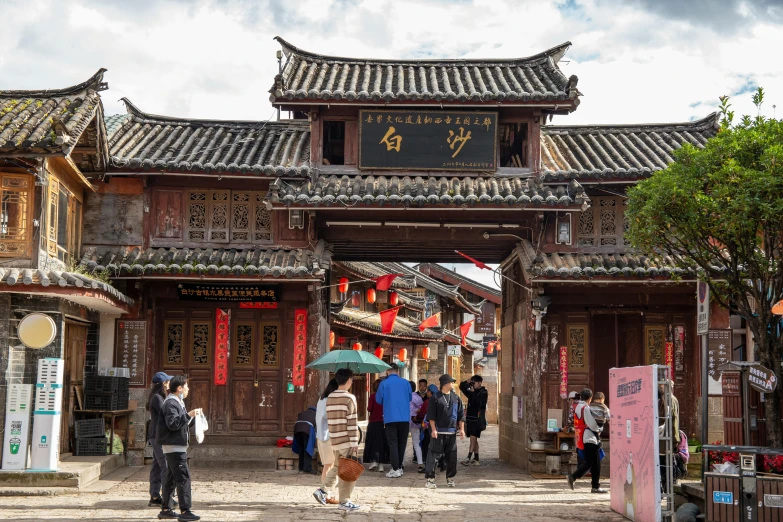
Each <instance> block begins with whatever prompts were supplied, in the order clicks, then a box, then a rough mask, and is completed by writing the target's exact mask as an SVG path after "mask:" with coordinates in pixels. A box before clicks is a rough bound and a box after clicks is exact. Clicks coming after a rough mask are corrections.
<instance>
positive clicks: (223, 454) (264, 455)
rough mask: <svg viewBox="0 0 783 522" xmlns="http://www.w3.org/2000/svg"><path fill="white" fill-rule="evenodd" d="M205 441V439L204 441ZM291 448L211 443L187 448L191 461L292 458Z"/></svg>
mask: <svg viewBox="0 0 783 522" xmlns="http://www.w3.org/2000/svg"><path fill="white" fill-rule="evenodd" d="M205 442H206V441H205ZM292 456H295V455H294V452H293V451H291V448H278V447H277V446H243V445H240V446H219V445H218V446H216V445H212V444H194V445H192V446H190V447H189V448H188V457H189V458H190V460H191V461H196V460H202V459H227V460H243V459H248V460H266V459H272V460H277V458H278V457H285V458H293V457H292Z"/></svg>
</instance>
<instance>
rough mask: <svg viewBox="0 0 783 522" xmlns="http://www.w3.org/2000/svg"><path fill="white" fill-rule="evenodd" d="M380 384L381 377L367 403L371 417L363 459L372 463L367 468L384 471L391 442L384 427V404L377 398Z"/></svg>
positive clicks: (373, 384)
mask: <svg viewBox="0 0 783 522" xmlns="http://www.w3.org/2000/svg"><path fill="white" fill-rule="evenodd" d="M380 385H381V379H378V380H376V381H375V382H374V383H372V394H371V395H370V400H369V401H368V403H367V411H368V412H369V414H370V418H369V419H368V421H369V422H368V423H367V440H366V441H365V442H364V459H363V460H364V462H367V463H369V464H370V465H369V466H368V468H367V469H376V468H378V471H383V465H384V464H388V463H389V443H388V442H387V440H386V430H385V429H384V428H383V405H382V404H378V401H376V400H375V394H376V393H377V392H378V387H379V386H380Z"/></svg>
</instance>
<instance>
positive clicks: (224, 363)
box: [215, 308, 231, 386]
mask: <svg viewBox="0 0 783 522" xmlns="http://www.w3.org/2000/svg"><path fill="white" fill-rule="evenodd" d="M230 317H231V310H230V309H228V308H226V309H223V308H217V309H215V385H216V386H225V385H226V383H227V382H228V335H229V334H228V333H229V331H230V329H229V319H230Z"/></svg>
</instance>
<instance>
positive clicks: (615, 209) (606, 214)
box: [578, 197, 628, 247]
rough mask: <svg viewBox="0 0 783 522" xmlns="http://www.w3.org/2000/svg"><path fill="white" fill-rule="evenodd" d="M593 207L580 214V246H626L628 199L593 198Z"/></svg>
mask: <svg viewBox="0 0 783 522" xmlns="http://www.w3.org/2000/svg"><path fill="white" fill-rule="evenodd" d="M591 199H592V203H593V206H592V207H591V208H589V209H587V210H586V211H584V212H582V213H580V214H579V239H578V246H587V247H593V246H595V247H606V246H624V245H625V242H624V241H623V234H624V233H625V232H626V231H627V230H628V220H627V219H626V218H625V208H626V205H627V200H626V199H620V198H610V197H593V198H591Z"/></svg>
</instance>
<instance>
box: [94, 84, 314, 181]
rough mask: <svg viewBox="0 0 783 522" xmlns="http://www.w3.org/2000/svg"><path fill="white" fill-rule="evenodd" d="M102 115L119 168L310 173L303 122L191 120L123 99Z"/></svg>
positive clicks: (306, 125) (307, 126)
mask: <svg viewBox="0 0 783 522" xmlns="http://www.w3.org/2000/svg"><path fill="white" fill-rule="evenodd" d="M123 101H124V102H125V105H126V107H127V110H128V115H127V116H124V117H119V116H110V117H109V118H107V119H106V127H107V129H108V130H109V150H110V155H111V163H112V165H113V166H114V167H117V168H119V169H132V170H170V171H185V172H206V173H212V172H214V173H222V172H225V173H239V174H255V175H257V176H260V175H266V176H302V175H307V174H309V173H310V124H309V123H308V122H307V121H293V120H291V121H284V122H276V121H220V120H191V119H184V118H172V117H170V116H158V115H155V114H147V113H145V112H142V111H141V110H139V109H138V108H137V107H136V106H135V105H133V104H132V103H131V102H130V101H128V99H127V98H123Z"/></svg>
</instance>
